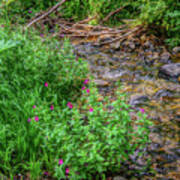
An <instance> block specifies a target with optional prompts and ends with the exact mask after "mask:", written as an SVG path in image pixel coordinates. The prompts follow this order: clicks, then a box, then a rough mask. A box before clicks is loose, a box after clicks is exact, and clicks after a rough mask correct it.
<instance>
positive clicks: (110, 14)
mask: <svg viewBox="0 0 180 180" xmlns="http://www.w3.org/2000/svg"><path fill="white" fill-rule="evenodd" d="M124 8H125V6H122V7H120V8H118V9H116V10H115V11H112V12H110V13H109V14H108V15H107V16H106V17H105V18H104V19H103V20H102V22H105V21H107V20H108V19H109V18H110V17H111V16H112V15H114V14H116V13H118V12H119V11H121V10H122V9H124Z"/></svg>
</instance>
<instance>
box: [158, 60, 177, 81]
mask: <svg viewBox="0 0 180 180" xmlns="http://www.w3.org/2000/svg"><path fill="white" fill-rule="evenodd" d="M179 76H180V63H172V64H166V65H164V66H162V67H161V68H160V70H159V77H161V78H164V79H168V80H173V81H177V80H178V77H179Z"/></svg>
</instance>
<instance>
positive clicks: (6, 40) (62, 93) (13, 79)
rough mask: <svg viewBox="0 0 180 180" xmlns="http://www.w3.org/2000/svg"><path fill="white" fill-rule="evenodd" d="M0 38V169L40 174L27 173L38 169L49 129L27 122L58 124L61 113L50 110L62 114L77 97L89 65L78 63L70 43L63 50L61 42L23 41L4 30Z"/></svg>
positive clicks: (31, 38) (32, 37)
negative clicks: (64, 108)
mask: <svg viewBox="0 0 180 180" xmlns="http://www.w3.org/2000/svg"><path fill="white" fill-rule="evenodd" d="M0 34H1V36H0V43H1V48H0V84H1V86H0V106H1V108H0V127H1V129H2V131H1V132H0V133H1V134H0V135H1V137H0V138H1V141H0V147H1V148H0V159H1V160H0V169H3V171H4V173H5V174H7V175H11V174H15V173H18V171H20V169H23V171H26V170H30V171H32V173H33V174H36V175H37V174H38V172H39V170H38V169H34V168H33V166H32V168H31V169H29V165H28V164H29V163H31V164H32V163H33V162H34V163H35V162H36V163H37V164H34V166H37V167H39V166H40V164H38V162H39V161H38V160H40V159H41V158H42V157H43V154H42V153H41V151H42V145H43V144H44V142H45V138H44V136H43V131H42V128H44V127H43V126H44V125H45V124H44V125H43V126H38V124H39V122H37V123H35V122H32V123H31V125H30V126H29V123H28V122H27V120H28V118H32V121H34V117H35V116H40V117H39V118H40V121H42V122H43V121H46V120H48V121H49V122H48V124H50V126H51V120H50V119H51V118H55V119H56V120H57V118H58V116H59V114H60V111H57V112H54V113H50V105H51V104H53V105H54V107H59V109H60V108H61V107H63V103H64V102H66V101H67V100H69V101H74V100H75V99H76V98H77V97H78V92H79V87H80V86H81V84H82V81H83V78H85V77H86V75H87V66H86V63H85V61H83V60H81V59H79V60H75V57H74V56H73V53H72V50H71V48H70V45H69V42H68V41H65V43H64V45H63V47H62V48H60V44H59V43H58V42H57V41H55V40H48V39H42V38H41V37H39V36H37V35H35V34H34V33H30V34H28V35H25V36H24V35H22V34H21V33H13V32H9V31H8V29H4V30H3V29H0ZM44 40H45V41H44ZM42 41H44V42H42ZM47 44H48V46H47ZM56 46H57V47H56ZM45 82H47V83H48V87H45V86H44V83H45ZM33 105H36V106H37V107H38V108H37V110H36V111H35V110H34V109H33V108H32V107H33ZM42 124H43V123H42ZM51 128H52V127H51ZM41 163H42V162H41Z"/></svg>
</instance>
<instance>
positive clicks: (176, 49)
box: [172, 46, 180, 54]
mask: <svg viewBox="0 0 180 180" xmlns="http://www.w3.org/2000/svg"><path fill="white" fill-rule="evenodd" d="M172 51H173V53H174V54H176V53H180V46H177V47H174V48H173V50H172Z"/></svg>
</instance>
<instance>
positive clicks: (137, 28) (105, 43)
mask: <svg viewBox="0 0 180 180" xmlns="http://www.w3.org/2000/svg"><path fill="white" fill-rule="evenodd" d="M140 28H141V27H136V28H134V29H133V30H132V31H129V32H128V33H126V34H124V35H122V36H120V37H118V38H115V39H113V40H112V41H107V42H103V43H100V44H95V45H97V46H99V45H100V46H102V45H107V44H111V43H113V42H116V41H118V40H122V39H124V38H125V37H127V36H129V35H130V34H132V33H134V32H136V31H138V30H139V29H140Z"/></svg>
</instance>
